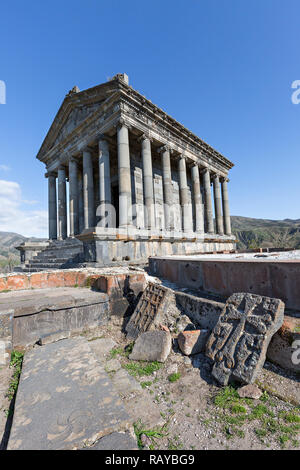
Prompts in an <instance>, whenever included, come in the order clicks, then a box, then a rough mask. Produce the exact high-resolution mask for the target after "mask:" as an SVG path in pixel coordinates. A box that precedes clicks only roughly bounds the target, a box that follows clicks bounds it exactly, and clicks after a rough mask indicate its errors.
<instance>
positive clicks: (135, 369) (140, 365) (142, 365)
mask: <svg viewBox="0 0 300 470" xmlns="http://www.w3.org/2000/svg"><path fill="white" fill-rule="evenodd" d="M162 366H163V364H162V363H160V362H157V361H154V362H144V361H135V362H130V363H129V364H124V365H123V367H124V369H126V370H127V372H128V373H129V374H130V375H133V376H134V377H136V376H137V375H138V376H140V377H142V376H144V375H152V374H153V372H155V371H157V370H159V369H160V368H161V367H162Z"/></svg>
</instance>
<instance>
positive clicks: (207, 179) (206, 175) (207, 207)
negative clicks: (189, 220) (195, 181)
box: [203, 169, 214, 234]
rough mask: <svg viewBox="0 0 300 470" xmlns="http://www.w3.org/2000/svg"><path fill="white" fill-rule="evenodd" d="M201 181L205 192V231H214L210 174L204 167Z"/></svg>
mask: <svg viewBox="0 0 300 470" xmlns="http://www.w3.org/2000/svg"><path fill="white" fill-rule="evenodd" d="M203 183H204V193H205V204H204V210H205V216H206V221H207V228H206V229H207V233H209V234H211V233H214V220H213V212H212V202H211V189H210V174H209V170H207V169H205V170H204V171H203Z"/></svg>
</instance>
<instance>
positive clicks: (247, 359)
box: [206, 293, 284, 385]
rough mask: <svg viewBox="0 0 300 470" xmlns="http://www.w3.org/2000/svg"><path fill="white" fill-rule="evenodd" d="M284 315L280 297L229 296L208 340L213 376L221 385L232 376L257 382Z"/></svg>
mask: <svg viewBox="0 0 300 470" xmlns="http://www.w3.org/2000/svg"><path fill="white" fill-rule="evenodd" d="M283 319H284V303H283V302H282V301H281V300H279V299H274V298H270V297H261V296H260V295H255V294H243V293H237V294H233V295H232V296H231V297H229V299H228V300H227V302H226V305H225V307H224V309H223V312H222V314H221V315H220V318H219V320H218V323H217V324H216V326H215V327H214V329H213V331H212V333H211V335H210V337H209V339H208V341H207V344H206V355H207V356H208V357H210V358H211V359H213V360H214V365H213V369H212V375H213V377H214V378H215V379H216V380H217V381H218V382H219V383H220V384H221V385H227V384H228V382H229V380H236V381H238V382H242V383H253V382H254V381H255V379H256V377H257V374H258V373H259V371H260V370H261V368H262V366H263V365H264V362H265V359H266V352H267V348H268V345H269V343H270V340H271V338H272V336H273V335H274V334H275V333H276V331H277V330H278V329H279V328H280V327H281V325H282V323H283Z"/></svg>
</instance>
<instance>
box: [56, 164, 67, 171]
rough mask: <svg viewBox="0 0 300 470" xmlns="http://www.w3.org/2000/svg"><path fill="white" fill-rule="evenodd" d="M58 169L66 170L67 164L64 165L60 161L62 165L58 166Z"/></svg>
mask: <svg viewBox="0 0 300 470" xmlns="http://www.w3.org/2000/svg"><path fill="white" fill-rule="evenodd" d="M57 170H58V171H61V170H64V171H66V167H65V165H63V164H62V163H60V165H59V166H58V168H57Z"/></svg>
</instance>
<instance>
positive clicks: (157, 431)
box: [133, 420, 168, 450]
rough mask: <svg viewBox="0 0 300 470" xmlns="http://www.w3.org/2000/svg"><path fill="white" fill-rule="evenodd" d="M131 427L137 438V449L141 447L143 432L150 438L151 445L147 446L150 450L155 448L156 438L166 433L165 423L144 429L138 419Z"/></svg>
mask: <svg viewBox="0 0 300 470" xmlns="http://www.w3.org/2000/svg"><path fill="white" fill-rule="evenodd" d="M133 429H134V432H135V435H136V438H137V443H138V447H139V449H143V444H142V440H141V437H142V435H143V434H145V436H147V437H149V439H150V440H151V445H150V446H149V447H150V449H151V450H153V449H154V448H155V445H156V441H157V439H162V438H163V437H165V436H167V435H168V434H167V433H166V424H164V425H163V426H161V427H157V428H154V429H145V428H144V425H143V424H142V422H141V421H140V420H139V421H138V422H137V423H134V424H133Z"/></svg>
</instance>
